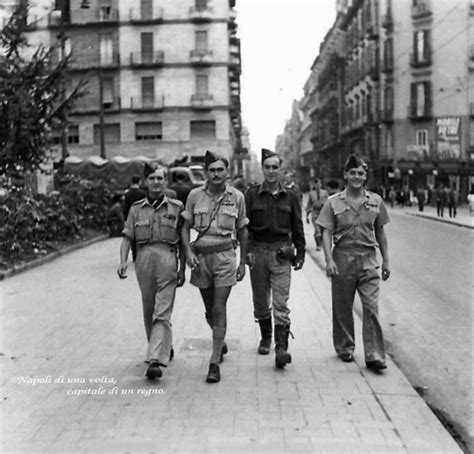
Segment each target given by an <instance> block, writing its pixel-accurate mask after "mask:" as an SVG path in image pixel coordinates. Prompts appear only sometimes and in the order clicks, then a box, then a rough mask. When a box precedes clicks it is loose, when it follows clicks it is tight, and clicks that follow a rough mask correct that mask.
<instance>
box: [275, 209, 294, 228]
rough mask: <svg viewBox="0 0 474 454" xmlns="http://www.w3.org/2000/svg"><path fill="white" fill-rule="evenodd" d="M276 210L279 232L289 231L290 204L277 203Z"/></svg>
mask: <svg viewBox="0 0 474 454" xmlns="http://www.w3.org/2000/svg"><path fill="white" fill-rule="evenodd" d="M275 210H276V211H275V216H276V227H277V229H278V231H279V233H288V232H289V231H290V230H291V208H290V207H289V206H288V205H277V206H276V208H275Z"/></svg>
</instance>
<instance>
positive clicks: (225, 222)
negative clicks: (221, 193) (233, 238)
mask: <svg viewBox="0 0 474 454" xmlns="http://www.w3.org/2000/svg"><path fill="white" fill-rule="evenodd" d="M217 219H218V222H217V224H218V226H219V227H220V228H221V229H223V230H229V231H232V230H234V228H235V221H236V219H237V207H235V206H234V205H224V206H222V207H221V209H220V210H219V214H218V215H217Z"/></svg>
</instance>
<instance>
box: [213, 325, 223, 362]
mask: <svg viewBox="0 0 474 454" xmlns="http://www.w3.org/2000/svg"><path fill="white" fill-rule="evenodd" d="M225 332H226V329H225V328H218V327H214V328H212V355H211V360H210V362H211V363H214V364H219V358H220V356H221V350H222V344H223V343H224V338H225Z"/></svg>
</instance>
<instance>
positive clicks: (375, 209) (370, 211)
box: [363, 202, 380, 226]
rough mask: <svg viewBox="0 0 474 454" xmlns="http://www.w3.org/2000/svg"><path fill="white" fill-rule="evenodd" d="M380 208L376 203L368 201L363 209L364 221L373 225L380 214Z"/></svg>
mask: <svg viewBox="0 0 474 454" xmlns="http://www.w3.org/2000/svg"><path fill="white" fill-rule="evenodd" d="M379 212H380V209H379V206H378V205H377V204H376V203H370V202H367V203H366V204H365V209H364V210H363V221H364V224H366V225H369V226H373V225H374V222H375V220H376V219H377V216H378V215H379Z"/></svg>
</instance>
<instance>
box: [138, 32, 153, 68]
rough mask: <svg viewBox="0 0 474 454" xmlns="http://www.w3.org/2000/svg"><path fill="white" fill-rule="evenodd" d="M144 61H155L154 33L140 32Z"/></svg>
mask: <svg viewBox="0 0 474 454" xmlns="http://www.w3.org/2000/svg"><path fill="white" fill-rule="evenodd" d="M140 39H141V46H142V47H141V55H142V63H151V62H153V33H152V32H146V33H141V34H140Z"/></svg>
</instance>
